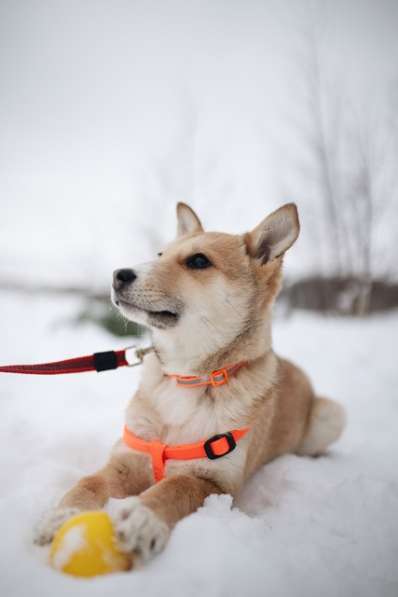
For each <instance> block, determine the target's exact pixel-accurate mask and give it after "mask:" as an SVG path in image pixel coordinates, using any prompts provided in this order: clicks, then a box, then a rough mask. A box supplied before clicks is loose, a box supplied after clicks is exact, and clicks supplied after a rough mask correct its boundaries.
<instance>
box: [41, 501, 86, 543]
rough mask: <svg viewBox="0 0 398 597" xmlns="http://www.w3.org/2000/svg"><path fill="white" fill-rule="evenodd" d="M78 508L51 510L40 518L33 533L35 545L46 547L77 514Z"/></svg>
mask: <svg viewBox="0 0 398 597" xmlns="http://www.w3.org/2000/svg"><path fill="white" fill-rule="evenodd" d="M79 512H80V510H79V509H78V508H53V509H52V510H49V511H48V512H45V514H44V515H43V516H42V518H41V519H40V520H39V522H38V524H37V525H36V527H35V529H34V531H33V541H34V543H36V545H46V544H48V543H51V541H52V540H53V539H54V535H55V533H56V532H57V531H58V529H59V528H60V527H61V526H62V525H63V524H64V522H66V521H67V520H68V519H69V518H71V517H72V516H74V515H75V514H78V513H79Z"/></svg>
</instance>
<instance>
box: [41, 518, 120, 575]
mask: <svg viewBox="0 0 398 597" xmlns="http://www.w3.org/2000/svg"><path fill="white" fill-rule="evenodd" d="M50 563H51V565H52V566H53V567H54V568H56V569H57V570H62V572H66V573H67V574H72V575H74V576H86V577H89V576H97V575H98V574H107V573H109V572H116V571H120V570H128V569H129V568H130V567H131V558H130V557H129V556H128V555H127V554H124V553H122V552H120V551H119V550H118V549H117V547H116V542H115V535H114V530H113V526H112V521H111V519H110V517H109V516H108V514H107V513H106V512H102V511H94V512H83V513H82V514H78V515H77V516H73V517H72V518H70V519H69V520H67V521H66V522H65V523H64V524H63V525H62V527H61V528H60V529H59V531H58V532H57V534H56V535H55V537H54V540H53V542H52V545H51V549H50Z"/></svg>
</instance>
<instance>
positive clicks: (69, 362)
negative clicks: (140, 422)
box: [0, 346, 152, 375]
mask: <svg viewBox="0 0 398 597" xmlns="http://www.w3.org/2000/svg"><path fill="white" fill-rule="evenodd" d="M151 350H152V347H148V348H138V349H136V348H135V347H134V346H129V347H128V348H124V349H123V350H109V351H107V352H95V353H94V354H91V355H87V356H84V357H77V358H74V359H66V360H64V361H54V362H52V363H39V364H37V365H3V366H0V373H24V374H27V375H60V374H62V373H84V372H86V371H97V372H100V371H108V370H110V369H118V368H119V367H134V366H136V365H140V364H141V363H142V360H143V358H144V356H145V355H146V353H147V352H150V351H151ZM131 353H133V354H131Z"/></svg>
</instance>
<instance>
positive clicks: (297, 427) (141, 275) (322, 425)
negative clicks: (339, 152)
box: [42, 204, 344, 554]
mask: <svg viewBox="0 0 398 597" xmlns="http://www.w3.org/2000/svg"><path fill="white" fill-rule="evenodd" d="M178 220H179V225H178V237H177V240H176V241H174V242H173V243H171V244H170V245H169V246H168V247H166V249H165V250H164V251H163V254H161V256H160V258H159V259H158V260H157V261H155V262H151V263H149V264H144V265H143V266H138V267H136V268H135V273H136V276H137V278H136V280H135V281H134V283H133V284H132V285H131V287H129V288H128V289H126V290H123V291H120V292H117V293H116V295H117V297H118V298H122V299H123V301H127V302H122V306H120V308H121V310H122V312H123V313H124V315H125V316H126V317H128V318H129V319H133V320H135V321H139V322H141V323H144V324H149V325H152V327H153V338H154V345H155V353H150V354H148V355H147V356H146V357H145V360H144V366H143V372H142V373H143V374H142V380H141V383H140V387H139V388H138V390H137V392H136V394H135V395H134V397H133V399H132V400H131V402H130V404H129V406H128V408H127V412H126V425H127V426H128V427H129V428H130V429H131V430H132V431H133V432H134V433H136V434H137V435H139V436H140V437H143V438H145V439H148V440H151V439H155V438H160V440H161V441H162V442H164V443H168V444H183V443H191V442H196V441H199V440H201V439H205V438H208V437H210V436H212V435H214V434H218V433H222V432H225V431H228V430H231V429H234V428H238V427H242V426H249V427H250V431H249V433H248V434H247V435H246V436H245V437H244V438H243V439H242V440H240V441H239V442H238V445H237V447H236V449H235V450H234V451H233V452H231V453H230V454H228V455H227V456H225V457H223V458H220V459H217V460H208V459H198V460H192V461H179V460H169V461H167V464H166V478H165V479H164V480H163V481H161V482H160V483H158V484H155V483H154V478H153V474H152V467H151V460H150V457H149V455H147V454H143V453H140V452H136V451H135V450H132V449H130V448H128V447H127V446H126V445H124V444H123V443H122V442H121V441H119V442H118V443H117V444H116V445H115V447H114V449H113V451H112V455H111V459H110V461H109V463H108V465H107V466H105V467H104V468H103V469H102V470H101V471H99V472H98V473H97V474H96V475H93V476H90V477H86V478H84V479H82V480H81V481H80V482H79V483H78V484H77V486H76V487H75V488H73V489H72V490H71V491H70V492H69V493H68V494H67V495H66V496H65V497H64V499H63V500H62V502H61V504H60V509H62V508H64V509H67V510H65V512H67V513H69V512H70V510H68V509H70V508H79V509H93V508H101V507H103V506H104V504H105V503H106V501H107V500H108V498H109V497H117V498H124V497H127V496H132V495H139V500H138V501H134V499H133V498H132V499H133V501H132V502H131V507H130V510H128V511H127V513H126V512H124V514H123V516H121V518H120V521H119V523H118V524H119V527H117V528H119V539H120V543H121V546H122V548H124V549H125V550H126V551H127V550H131V551H134V550H136V551H139V550H140V549H141V551H142V552H143V553H144V552H145V553H146V554H148V553H149V552H150V548H149V547H148V545H150V544H152V543H154V542H155V543H156V541H157V542H158V545H161V546H163V545H164V543H165V541H166V540H167V533H166V532H165V528H166V527H168V528H171V527H172V526H173V525H174V524H175V523H176V522H177V521H178V520H180V519H181V518H182V517H184V516H186V515H188V514H189V513H191V512H193V511H195V510H196V509H197V508H198V507H199V506H200V505H201V504H202V503H203V500H204V499H205V497H206V496H208V495H209V494H211V493H220V492H228V493H231V494H232V495H235V494H236V493H237V492H238V491H239V489H240V488H241V486H242V483H244V481H245V480H246V479H247V478H248V477H250V476H251V475H252V474H253V473H254V472H255V471H256V470H257V469H258V468H259V467H260V466H262V465H264V464H265V463H267V462H269V461H270V460H272V459H273V458H276V457H277V456H279V455H281V454H285V453H289V452H291V453H299V454H307V455H316V454H319V453H322V452H323V451H324V450H325V449H326V447H327V445H328V444H329V443H331V442H332V441H334V440H336V439H337V438H338V436H339V435H340V433H341V431H342V428H343V426H344V420H343V415H342V409H341V407H339V406H338V405H336V403H333V402H332V401H328V400H325V399H319V398H316V397H315V395H314V392H313V390H312V387H311V384H310V382H309V380H308V378H307V377H306V375H305V374H304V373H303V372H302V371H301V370H300V369H299V368H297V367H296V366H295V365H293V364H292V363H290V362H288V361H286V360H284V359H281V358H279V357H277V356H276V355H275V354H274V352H273V351H272V346H271V308H272V304H273V301H274V299H275V296H276V295H277V293H278V290H279V287H280V282H281V267H282V254H283V253H284V251H285V250H286V249H287V248H288V247H289V246H290V245H291V244H292V243H293V242H294V240H295V239H296V238H297V235H298V231H299V224H298V217H297V210H296V208H295V206H294V205H292V204H289V205H288V206H285V207H282V208H280V209H279V210H277V211H276V212H274V213H273V214H271V215H270V216H268V217H267V218H266V219H265V220H263V222H262V223H261V224H260V225H259V226H257V227H256V228H255V229H254V230H253V231H252V232H251V233H247V234H245V235H243V236H234V235H228V234H224V233H215V232H211V233H206V232H204V231H203V227H202V225H201V223H200V220H199V218H197V216H196V214H195V213H194V212H193V211H192V210H191V209H190V208H189V207H188V206H185V205H184V204H179V206H178ZM196 253H202V254H205V255H206V256H207V257H208V258H209V259H210V261H211V262H212V264H213V265H212V267H209V268H207V269H203V270H191V269H187V266H186V260H187V258H188V257H189V256H191V255H193V254H196ZM173 309H175V310H177V311H178V310H179V311H178V312H179V316H178V323H177V324H176V325H174V323H173V324H172V325H171V324H170V323H169V322H168V321H165V323H164V325H163V323H162V320H161V319H160V320H159V322H158V323H157V320H156V321H155V323H153V324H151V323H150V322H151V321H153V320H151V317H152V316H151V313H150V312H149V311H151V312H153V311H163V310H168V311H172V310H173ZM242 360H244V361H247V366H246V367H244V368H242V369H240V370H239V373H238V374H237V375H236V376H233V377H231V379H230V381H229V383H228V384H226V385H224V386H221V387H217V388H213V387H205V388H203V387H200V388H183V387H180V386H177V385H176V382H175V380H174V379H172V378H169V377H167V376H165V373H179V374H185V375H186V374H200V373H204V372H209V371H212V370H215V369H217V368H219V367H221V366H223V365H225V364H231V363H236V362H239V361H242ZM58 515H59V510H58ZM57 520H58V519H57ZM126 520H127V523H128V524H127V523H126ZM137 520H139V524H140V525H141V526H140V528H141V531H140V532H141V535H145V536H146V535H147V539H148V541H147V542H146V543H145V545H142V544H139V542H138V539H137V541H136V542H135V541H134V540H132V541H127V539H126V533H127V534H130V539H131V536H132V535H134V533H135V530H134V529H135V526H134V525H136V526H137V524H138V523H137V522H136V521H137ZM156 521H157V522H156ZM123 525H124V526H123ZM145 525H146V526H145ZM162 525H163V526H162ZM164 525H166V527H165V526H164ZM143 528H146V529H147V530H146V531H145V532H144V531H142V529H143ZM48 535H49V533H48V527H47V531H46V532H45V533H43V534H42V537H44V536H45V537H48ZM151 537H152V539H151ZM149 539H151V541H149ZM140 545H141V547H140Z"/></svg>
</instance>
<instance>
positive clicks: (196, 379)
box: [165, 361, 247, 388]
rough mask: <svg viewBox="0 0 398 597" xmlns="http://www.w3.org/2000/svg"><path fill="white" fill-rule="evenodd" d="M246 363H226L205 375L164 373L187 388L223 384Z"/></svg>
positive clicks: (215, 386)
mask: <svg viewBox="0 0 398 597" xmlns="http://www.w3.org/2000/svg"><path fill="white" fill-rule="evenodd" d="M245 365H247V362H246V361H241V362H240V363H236V365H226V366H225V367H222V368H221V369H216V370H215V371H212V372H211V373H209V374H207V375H176V374H175V373H166V374H165V375H166V376H167V377H173V378H174V379H175V380H176V381H177V385H179V386H185V387H189V388H200V387H203V386H213V387H214V388H217V387H218V386H223V385H224V384H226V383H228V381H229V376H230V375H234V374H235V373H236V372H237V371H238V370H239V369H240V368H241V367H243V366H245Z"/></svg>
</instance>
